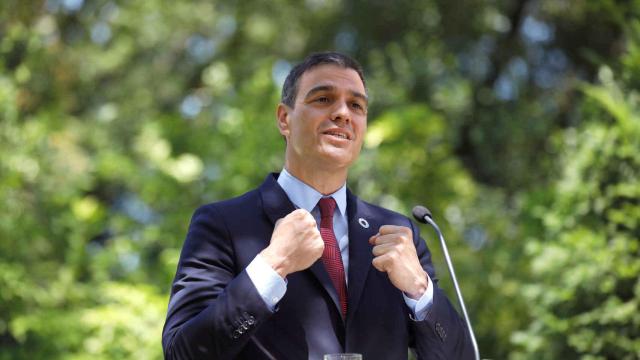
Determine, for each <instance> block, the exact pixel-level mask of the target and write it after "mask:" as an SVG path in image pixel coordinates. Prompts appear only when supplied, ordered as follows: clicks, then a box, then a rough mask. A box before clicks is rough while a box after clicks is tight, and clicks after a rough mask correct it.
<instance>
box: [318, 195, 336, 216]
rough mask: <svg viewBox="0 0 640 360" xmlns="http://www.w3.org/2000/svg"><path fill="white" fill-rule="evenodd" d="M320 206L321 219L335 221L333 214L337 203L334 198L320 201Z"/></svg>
mask: <svg viewBox="0 0 640 360" xmlns="http://www.w3.org/2000/svg"><path fill="white" fill-rule="evenodd" d="M318 206H319V207H320V217H321V218H322V219H325V218H331V219H333V212H334V211H335V209H336V201H335V200H334V199H333V198H332V197H326V198H322V199H320V201H318Z"/></svg>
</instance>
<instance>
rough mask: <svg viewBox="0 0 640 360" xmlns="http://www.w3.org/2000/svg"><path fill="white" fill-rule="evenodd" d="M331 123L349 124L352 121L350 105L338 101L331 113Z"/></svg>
mask: <svg viewBox="0 0 640 360" xmlns="http://www.w3.org/2000/svg"><path fill="white" fill-rule="evenodd" d="M331 121H334V122H344V123H347V124H348V123H349V122H350V121H351V112H350V111H349V104H348V103H347V102H346V101H337V102H336V106H335V107H334V109H333V111H332V112H331Z"/></svg>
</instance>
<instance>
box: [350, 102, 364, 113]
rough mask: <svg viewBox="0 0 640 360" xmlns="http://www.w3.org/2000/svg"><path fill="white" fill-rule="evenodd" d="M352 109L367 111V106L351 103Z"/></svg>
mask: <svg viewBox="0 0 640 360" xmlns="http://www.w3.org/2000/svg"><path fill="white" fill-rule="evenodd" d="M351 107H352V108H354V109H355V110H357V111H366V108H365V106H364V105H363V104H361V103H360V102H353V103H351Z"/></svg>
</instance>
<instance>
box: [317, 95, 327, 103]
mask: <svg viewBox="0 0 640 360" xmlns="http://www.w3.org/2000/svg"><path fill="white" fill-rule="evenodd" d="M316 102H320V103H328V102H329V98H328V97H326V96H320V97H318V98H316Z"/></svg>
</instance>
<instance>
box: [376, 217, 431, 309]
mask: <svg viewBox="0 0 640 360" xmlns="http://www.w3.org/2000/svg"><path fill="white" fill-rule="evenodd" d="M369 243H370V244H371V245H373V250H372V251H373V256H374V258H373V262H372V264H373V266H374V267H375V268H376V269H378V270H379V271H382V272H386V273H387V275H388V276H389V280H391V283H392V284H393V286H395V287H396V288H398V289H400V290H401V291H403V292H404V293H405V294H406V295H407V296H408V297H410V298H412V299H414V300H418V299H420V297H421V296H422V294H424V292H425V291H426V290H427V286H429V281H428V280H427V273H426V272H425V271H424V269H422V265H420V260H418V254H417V253H416V247H415V245H414V244H413V233H412V232H411V229H409V228H408V227H404V226H395V225H383V226H381V227H380V230H378V233H377V234H376V235H373V236H372V237H371V238H369Z"/></svg>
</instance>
